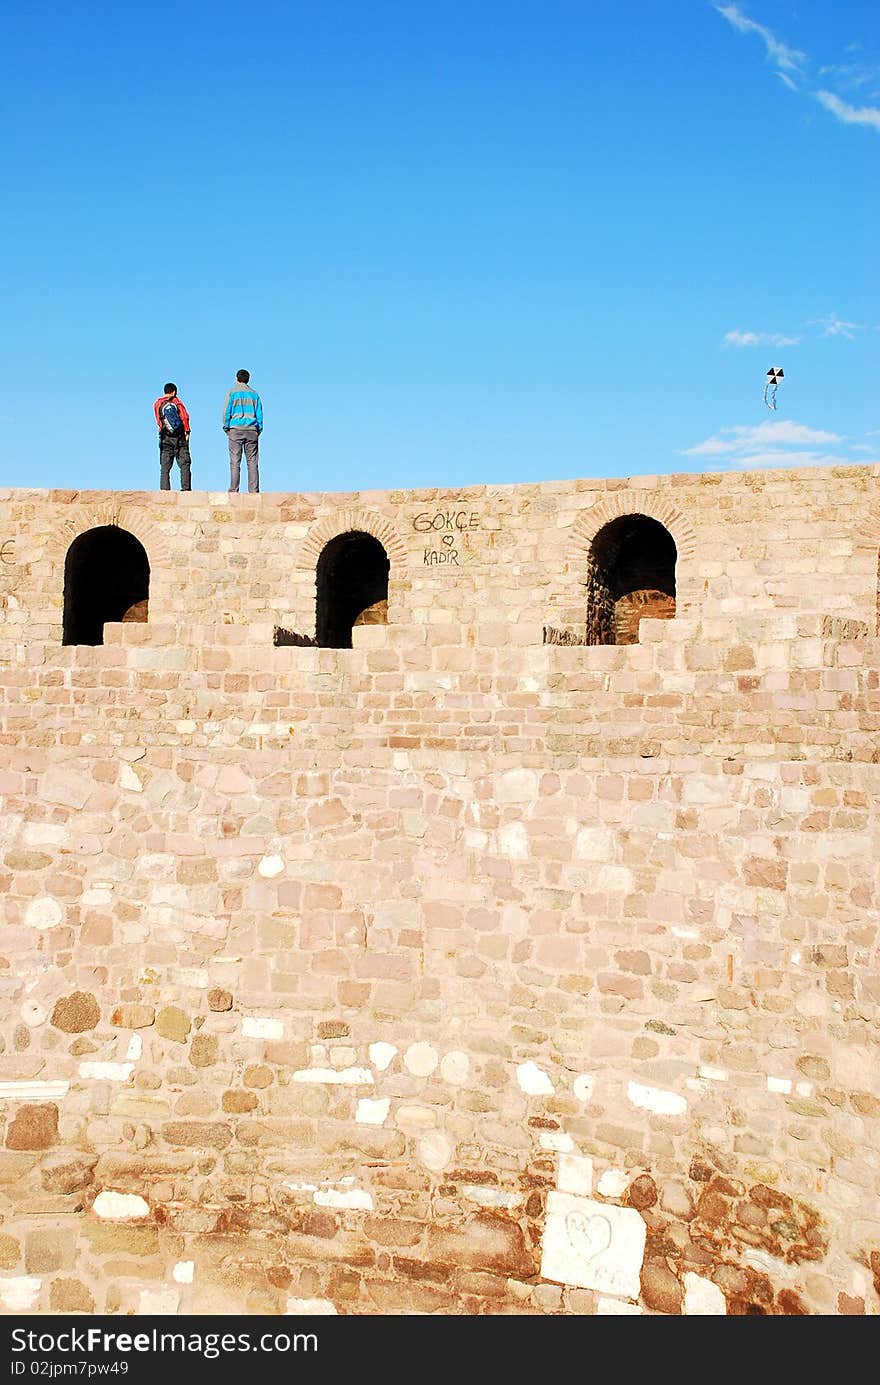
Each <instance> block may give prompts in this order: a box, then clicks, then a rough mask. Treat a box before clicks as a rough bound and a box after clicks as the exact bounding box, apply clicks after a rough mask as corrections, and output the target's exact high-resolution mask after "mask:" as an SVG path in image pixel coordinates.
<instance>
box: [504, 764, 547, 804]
mask: <svg viewBox="0 0 880 1385" xmlns="http://www.w3.org/2000/svg"><path fill="white" fill-rule="evenodd" d="M537 797H538V776H537V774H536V773H535V771H534V770H531V769H511V770H508V771H507V773H506V774H499V775H498V777H497V779H496V780H495V802H496V803H533V802H534V801H535V799H536V798H537Z"/></svg>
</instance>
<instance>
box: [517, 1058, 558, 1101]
mask: <svg viewBox="0 0 880 1385" xmlns="http://www.w3.org/2000/svg"><path fill="white" fill-rule="evenodd" d="M516 1080H517V1082H518V1083H519V1085H520V1090H521V1091H524V1092H525V1094H526V1096H552V1094H553V1083H552V1082H551V1081H550V1078H549V1077H548V1076H547V1074H546V1072H544V1070H543V1068H539V1067H538V1065H537V1063H533V1062H532V1060H531V1058H530V1059H529V1061H528V1062H527V1063H520V1065H519V1067H518V1068H517V1070H516Z"/></svg>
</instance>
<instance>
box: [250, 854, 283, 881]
mask: <svg viewBox="0 0 880 1385" xmlns="http://www.w3.org/2000/svg"><path fill="white" fill-rule="evenodd" d="M283 869H284V861H283V860H282V858H281V857H280V856H264V857H263V859H262V861H261V862H260V864H259V865H258V866H257V870H258V871H259V873H260V875H262V876H263V877H264V879H266V880H274V878H275V876H276V875H280V874H281V872H282V871H283Z"/></svg>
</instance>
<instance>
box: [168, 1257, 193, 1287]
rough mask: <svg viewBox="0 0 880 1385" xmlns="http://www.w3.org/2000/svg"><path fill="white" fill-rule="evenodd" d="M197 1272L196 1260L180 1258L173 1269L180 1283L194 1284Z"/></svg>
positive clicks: (173, 1273) (174, 1275)
mask: <svg viewBox="0 0 880 1385" xmlns="http://www.w3.org/2000/svg"><path fill="white" fill-rule="evenodd" d="M195 1272H196V1262H195V1260H178V1262H177V1264H176V1265H175V1266H174V1269H173V1270H172V1271H171V1273H172V1275H173V1277H174V1278H175V1279H176V1280H177V1283H178V1284H192V1282H193V1276H194V1275H195Z"/></svg>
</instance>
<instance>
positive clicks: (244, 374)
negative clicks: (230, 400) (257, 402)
mask: <svg viewBox="0 0 880 1385" xmlns="http://www.w3.org/2000/svg"><path fill="white" fill-rule="evenodd" d="M235 378H236V380H238V381H240V383H241V384H242V385H246V384H248V382H249V381H250V378H251V373H250V371H249V370H237V371H236V372H235Z"/></svg>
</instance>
